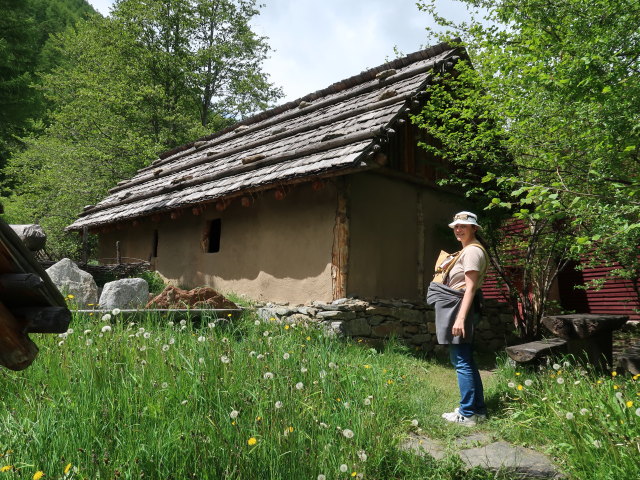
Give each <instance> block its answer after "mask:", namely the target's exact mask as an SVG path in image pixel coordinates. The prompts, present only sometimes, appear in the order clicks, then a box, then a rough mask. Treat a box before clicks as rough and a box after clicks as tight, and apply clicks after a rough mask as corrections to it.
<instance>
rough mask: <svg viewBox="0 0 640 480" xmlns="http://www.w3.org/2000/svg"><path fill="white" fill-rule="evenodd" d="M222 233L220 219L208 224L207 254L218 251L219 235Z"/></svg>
mask: <svg viewBox="0 0 640 480" xmlns="http://www.w3.org/2000/svg"><path fill="white" fill-rule="evenodd" d="M221 232H222V219H220V218H216V219H215V220H211V222H209V229H208V233H209V242H208V244H207V253H216V252H219V251H220V233H221Z"/></svg>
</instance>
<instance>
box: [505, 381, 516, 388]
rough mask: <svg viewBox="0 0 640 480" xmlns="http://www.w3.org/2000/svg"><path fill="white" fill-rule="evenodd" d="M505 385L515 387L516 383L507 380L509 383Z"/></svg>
mask: <svg viewBox="0 0 640 480" xmlns="http://www.w3.org/2000/svg"><path fill="white" fill-rule="evenodd" d="M507 386H508V387H509V388H515V387H516V384H515V383H513V382H509V383H508V384H507Z"/></svg>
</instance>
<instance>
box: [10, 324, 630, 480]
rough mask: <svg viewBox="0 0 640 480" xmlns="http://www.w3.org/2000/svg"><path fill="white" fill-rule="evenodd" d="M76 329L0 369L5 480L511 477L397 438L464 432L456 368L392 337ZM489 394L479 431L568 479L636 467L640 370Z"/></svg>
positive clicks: (510, 376)
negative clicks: (551, 464)
mask: <svg viewBox="0 0 640 480" xmlns="http://www.w3.org/2000/svg"><path fill="white" fill-rule="evenodd" d="M71 327H72V331H70V332H69V333H68V334H65V335H63V336H61V337H58V336H54V335H41V336H35V335H34V340H35V341H36V343H37V344H38V345H39V347H40V354H39V357H38V358H37V359H36V361H35V362H34V364H33V365H32V366H31V367H29V368H28V369H27V370H25V371H23V372H11V371H8V370H6V369H2V370H0V382H1V385H2V392H3V395H2V397H1V402H2V408H1V410H0V422H1V423H2V424H1V426H0V429H1V430H0V448H1V449H2V450H1V452H2V454H3V455H2V459H1V460H0V462H1V463H0V467H1V468H0V470H1V472H0V479H1V478H2V477H5V478H21V479H23V478H24V479H30V478H36V479H37V478H39V477H41V476H42V477H43V478H50V479H61V478H67V479H71V478H75V479H85V478H86V479H114V478H118V479H120V478H127V479H128V478H131V479H133V478H136V479H139V478H146V479H149V478H151V479H176V480H181V479H218V478H220V479H222V478H228V479H263V478H264V479H299V478H300V479H312V480H316V479H320V480H322V479H323V478H325V479H347V478H371V479H395V478H397V479H425V478H433V479H449V478H451V479H453V478H465V479H489V478H509V476H508V475H498V476H497V477H496V476H495V475H494V474H492V473H489V472H485V471H483V470H480V469H477V470H473V471H465V469H464V467H463V465H462V463H461V461H460V460H459V459H457V457H454V456H452V457H450V458H447V459H445V460H442V461H435V460H431V459H425V458H419V457H415V456H414V455H412V454H410V453H406V452H403V451H400V450H399V449H398V448H397V447H398V444H399V443H400V441H401V440H402V437H403V436H404V435H406V434H407V433H408V432H411V431H416V430H420V431H421V433H423V434H427V435H429V436H432V437H436V438H439V439H443V440H445V441H447V440H451V441H452V440H453V439H454V438H455V437H456V436H459V435H462V434H466V433H469V430H467V429H463V428H462V427H456V426H449V425H444V422H443V421H442V419H440V413H442V412H444V411H450V410H452V409H453V407H455V405H456V402H457V391H456V386H455V375H454V372H453V371H452V370H451V369H450V368H449V367H448V366H446V365H445V364H441V363H438V362H437V361H432V360H430V361H427V360H424V359H420V358H416V357H414V356H412V355H411V354H410V352H409V351H408V350H406V349H404V348H403V347H401V346H399V345H397V344H395V343H394V342H391V343H390V344H389V346H388V348H387V349H386V350H385V351H383V352H377V351H375V350H373V349H369V348H367V347H365V346H363V345H360V344H357V343H352V342H350V341H344V340H338V339H335V338H332V337H330V336H327V335H326V334H325V332H324V331H323V330H322V329H321V328H320V327H318V326H315V325H310V326H309V325H302V324H298V325H293V324H292V325H287V324H280V323H278V322H275V321H268V320H267V321H260V320H258V319H257V318H255V317H254V316H253V315H252V314H250V313H245V314H244V316H243V318H241V319H238V320H234V321H230V320H229V319H215V318H208V319H204V320H202V321H201V322H199V323H197V324H196V323H192V322H191V321H183V322H178V321H175V322H172V321H171V319H170V318H166V317H165V318H161V317H158V316H149V317H148V318H144V319H139V320H137V321H136V322H135V323H132V322H130V321H128V320H124V319H122V318H119V316H114V317H113V318H111V319H109V320H106V319H105V320H102V319H100V318H95V317H76V318H74V321H73V322H72V325H71ZM559 378H562V379H563V382H562V383H558V379H559ZM576 382H578V383H576ZM486 389H487V398H488V402H489V405H490V407H491V409H492V412H491V413H493V414H494V415H493V417H492V419H491V420H490V421H489V422H487V423H486V424H484V425H483V426H482V427H479V429H480V430H483V431H485V432H489V433H492V434H493V435H495V436H496V437H498V438H505V439H507V440H509V441H512V442H516V443H519V444H524V445H528V446H533V447H535V448H538V449H540V450H542V451H547V452H549V453H551V454H553V455H554V456H555V457H556V459H557V461H558V463H559V464H560V465H561V466H562V467H563V468H564V469H565V471H567V473H569V474H570V475H571V476H572V477H574V478H590V479H592V478H612V479H614V478H615V479H619V478H625V479H626V478H637V477H638V472H639V470H638V465H637V461H636V459H637V458H638V455H639V451H638V448H639V447H638V442H639V440H638V424H639V423H640V416H639V415H640V410H636V409H637V408H638V407H640V397H638V380H637V379H633V378H630V377H624V378H623V377H622V376H617V377H606V378H600V377H596V376H592V375H591V374H589V373H586V372H582V371H581V369H579V368H573V367H570V366H569V367H564V366H563V367H560V369H559V371H558V370H554V369H553V368H552V367H550V370H544V371H540V372H538V371H536V372H527V371H515V370H513V369H511V368H509V367H508V366H502V367H500V368H498V370H497V372H496V373H495V374H493V375H491V376H490V378H488V379H487V387H486ZM617 393H622V394H623V395H622V397H621V396H620V395H616V394H617ZM629 402H631V403H629ZM581 409H586V410H587V412H588V413H585V412H582V413H581ZM569 413H571V414H572V416H570V417H571V419H569V417H568V414H569ZM603 458H607V460H608V461H606V462H603V461H602V459H603ZM594 469H595V470H594ZM588 471H591V472H593V471H596V473H597V474H598V475H600V476H594V475H593V473H592V474H590V475H587V474H586V472H588ZM621 475H622V476H621ZM633 475H635V476H633Z"/></svg>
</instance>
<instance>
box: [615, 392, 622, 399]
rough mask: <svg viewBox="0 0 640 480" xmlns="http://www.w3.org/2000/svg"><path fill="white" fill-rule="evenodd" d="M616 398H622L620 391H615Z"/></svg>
mask: <svg viewBox="0 0 640 480" xmlns="http://www.w3.org/2000/svg"><path fill="white" fill-rule="evenodd" d="M616 398H617V399H618V400H622V392H616Z"/></svg>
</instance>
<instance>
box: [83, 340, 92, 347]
mask: <svg viewBox="0 0 640 480" xmlns="http://www.w3.org/2000/svg"><path fill="white" fill-rule="evenodd" d="M84 343H85V344H86V345H87V347H88V346H90V345H91V344H92V343H93V340H91V339H90V338H87V341H86V342H84Z"/></svg>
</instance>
